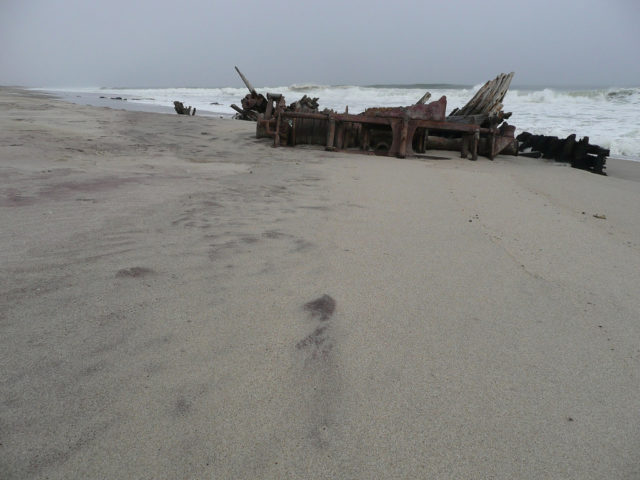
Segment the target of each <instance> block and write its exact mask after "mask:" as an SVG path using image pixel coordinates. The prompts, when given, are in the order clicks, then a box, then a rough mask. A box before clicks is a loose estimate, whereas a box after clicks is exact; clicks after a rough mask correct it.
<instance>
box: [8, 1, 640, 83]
mask: <svg viewBox="0 0 640 480" xmlns="http://www.w3.org/2000/svg"><path fill="white" fill-rule="evenodd" d="M234 65H238V66H239V67H240V69H241V70H242V71H243V72H244V73H245V74H246V75H247V77H249V79H250V80H251V81H252V82H253V83H254V84H255V85H256V86H267V85H268V86H281V85H290V84H293V83H319V84H333V85H336V84H340V85H342V84H354V85H367V84H379V83H437V82H447V83H459V84H478V83H481V82H484V81H485V80H488V79H490V78H494V77H495V76H496V75H497V74H498V73H500V72H510V71H515V72H516V77H515V78H514V81H513V83H514V85H543V86H555V85H580V86H640V0H581V1H579V2H578V1H572V0H555V1H549V0H511V1H504V0H432V1H428V0H425V1H408V0H407V1H405V0H395V1H394V0H386V1H376V0H368V1H351V2H350V1H348V0H338V1H334V0H314V1H309V2H307V1H304V0H298V1H285V0H271V1H268V2H254V1H251V0H244V1H216V0H126V1H125V0H108V1H105V0H0V85H25V86H147V87H152V86H201V87H215V86H241V85H242V84H241V83H240V80H239V78H238V76H237V75H236V73H235V71H234V69H233V66H234Z"/></svg>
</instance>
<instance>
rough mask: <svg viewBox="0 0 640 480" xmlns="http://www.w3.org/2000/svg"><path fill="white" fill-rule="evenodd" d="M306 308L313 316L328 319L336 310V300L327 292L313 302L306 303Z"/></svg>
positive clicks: (323, 319)
mask: <svg viewBox="0 0 640 480" xmlns="http://www.w3.org/2000/svg"><path fill="white" fill-rule="evenodd" d="M304 309H305V310H306V311H308V312H311V316H312V317H313V318H317V319H318V320H321V321H326V320H329V319H330V318H331V316H332V315H333V312H335V310H336V301H335V300H334V299H333V298H332V297H331V296H330V295H327V294H326V293H325V294H324V295H322V296H321V297H320V298H316V299H315V300H312V301H311V302H308V303H305V305H304Z"/></svg>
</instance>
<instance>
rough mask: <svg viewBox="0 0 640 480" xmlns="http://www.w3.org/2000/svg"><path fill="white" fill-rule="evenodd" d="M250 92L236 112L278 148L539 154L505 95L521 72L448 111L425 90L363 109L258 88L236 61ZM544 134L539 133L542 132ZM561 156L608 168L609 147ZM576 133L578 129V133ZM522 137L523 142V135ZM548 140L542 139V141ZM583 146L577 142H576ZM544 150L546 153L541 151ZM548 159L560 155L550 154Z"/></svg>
mask: <svg viewBox="0 0 640 480" xmlns="http://www.w3.org/2000/svg"><path fill="white" fill-rule="evenodd" d="M235 68H236V71H237V72H238V74H239V75H240V78H241V79H242V81H243V82H244V84H245V85H246V87H247V89H248V90H249V93H248V94H247V95H246V96H245V97H244V98H243V99H242V101H241V105H242V107H238V106H237V105H231V107H232V108H233V109H234V110H235V111H236V112H238V114H237V115H236V118H238V119H241V120H251V121H255V122H256V136H257V137H258V138H272V139H273V146H274V147H280V146H292V147H293V146H296V145H301V144H307V145H320V146H324V148H325V149H326V150H329V151H344V152H358V153H365V154H375V155H387V156H394V157H399V158H405V157H410V156H420V155H424V154H425V153H426V152H427V151H428V150H453V151H458V152H460V156H461V157H463V158H470V159H471V160H477V158H478V156H479V155H482V156H485V157H487V158H489V159H491V160H493V159H494V158H495V157H496V156H497V155H499V154H506V155H518V154H519V152H521V151H524V150H527V151H526V152H524V153H523V154H525V155H527V156H536V155H535V154H533V155H532V154H531V152H530V150H531V147H532V142H531V141H530V140H531V138H532V137H533V136H532V135H531V134H528V133H527V132H524V134H521V135H519V136H518V137H516V136H515V130H516V127H515V126H514V125H510V124H509V123H507V119H508V118H510V117H511V115H512V113H511V112H505V111H504V110H503V101H504V97H505V95H506V94H507V92H508V90H509V86H510V85H511V80H512V79H513V76H514V73H513V72H511V73H508V74H506V73H502V74H500V75H498V76H497V77H496V78H494V79H493V80H489V81H488V82H486V83H485V84H484V85H483V86H482V87H481V88H480V89H479V90H478V91H477V92H476V93H475V95H474V96H473V97H472V98H471V100H469V101H468V102H467V103H466V104H465V105H464V106H462V107H460V108H455V109H453V110H452V111H451V112H450V113H449V114H448V115H447V114H446V110H447V98H446V96H442V97H441V98H440V99H438V100H436V101H432V102H430V103H427V102H428V100H429V99H430V97H431V94H430V93H429V92H427V93H425V94H424V95H423V96H422V98H420V99H419V100H418V101H417V102H416V104H414V105H410V106H401V107H373V108H367V109H366V110H365V111H364V112H362V113H359V114H350V113H349V111H348V108H346V109H345V111H344V112H343V113H339V112H336V111H333V110H329V109H324V110H322V111H321V110H320V109H319V103H318V100H319V99H318V98H310V97H307V96H306V95H305V96H303V97H302V98H301V99H300V100H298V101H296V102H293V103H291V104H289V105H287V103H286V101H285V98H284V96H283V95H282V94H278V93H267V95H266V96H264V95H262V94H260V93H258V92H257V90H256V89H255V88H254V87H253V85H252V84H251V83H250V82H249V80H248V79H247V78H246V77H245V76H244V75H243V74H242V72H241V71H240V70H239V69H238V67H235ZM538 137H539V136H535V138H538ZM553 138H555V141H554V140H550V141H549V142H546V144H549V143H553V145H554V146H555V147H554V148H555V149H556V150H558V149H559V150H560V151H561V155H559V156H558V157H557V159H558V160H562V161H568V162H570V163H571V165H572V166H574V167H576V168H582V169H585V170H590V171H592V172H594V173H600V174H604V172H603V169H604V168H605V167H604V165H605V162H606V157H607V156H608V155H609V151H608V150H606V149H603V148H601V147H599V146H597V145H589V140H588V137H585V139H583V140H581V141H580V142H575V140H574V141H571V140H570V139H569V140H567V141H565V142H563V143H562V145H561V146H560V147H559V146H558V144H557V140H558V139H557V138H556V137H553ZM572 138H573V139H575V135H574V136H573V137H572ZM519 140H520V141H519ZM540 143H545V142H540V141H538V143H537V144H540ZM574 147H575V148H574ZM541 155H542V154H541ZM545 158H556V157H554V156H547V154H545Z"/></svg>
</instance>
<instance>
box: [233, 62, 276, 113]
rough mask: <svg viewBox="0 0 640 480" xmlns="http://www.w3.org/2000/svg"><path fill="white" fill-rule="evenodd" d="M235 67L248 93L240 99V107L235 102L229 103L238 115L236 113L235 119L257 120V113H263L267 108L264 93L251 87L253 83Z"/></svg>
mask: <svg viewBox="0 0 640 480" xmlns="http://www.w3.org/2000/svg"><path fill="white" fill-rule="evenodd" d="M235 69H236V72H238V75H240V78H241V79H242V81H243V82H244V84H245V85H246V87H247V89H248V90H249V94H248V95H246V96H245V97H244V98H243V99H242V100H241V102H240V103H241V105H242V108H240V107H238V106H237V105H235V104H233V105H231V108H233V109H234V110H235V111H236V112H238V115H236V117H235V118H236V119H238V120H251V121H254V122H255V121H257V120H258V114H260V113H264V112H265V110H266V109H267V99H266V98H265V97H264V95H262V94H260V93H258V92H257V91H256V89H255V88H254V87H253V85H251V83H250V82H249V80H247V77H245V76H244V75H243V73H242V72H241V71H240V69H239V68H238V67H235Z"/></svg>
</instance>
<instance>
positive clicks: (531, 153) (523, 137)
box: [516, 132, 610, 175]
mask: <svg viewBox="0 0 640 480" xmlns="http://www.w3.org/2000/svg"><path fill="white" fill-rule="evenodd" d="M516 138H517V140H518V142H519V147H518V149H519V150H520V152H522V153H520V155H522V156H526V157H534V158H540V157H543V158H547V159H553V160H556V161H559V162H568V163H570V164H571V166H572V167H573V168H579V169H581V170H588V171H590V172H593V173H598V174H600V175H606V173H605V172H604V170H605V168H606V162H607V157H608V156H609V154H610V152H609V150H608V149H606V148H602V147H600V146H599V145H591V144H590V143H589V137H584V138H582V139H581V140H579V141H576V134H575V133H574V134H571V135H569V136H568V137H567V138H565V139H560V138H558V137H555V136H550V135H534V134H532V133H529V132H522V133H521V134H520V135H518V136H517V137H516Z"/></svg>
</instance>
